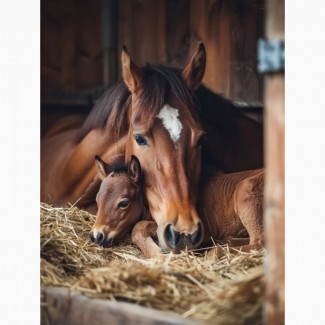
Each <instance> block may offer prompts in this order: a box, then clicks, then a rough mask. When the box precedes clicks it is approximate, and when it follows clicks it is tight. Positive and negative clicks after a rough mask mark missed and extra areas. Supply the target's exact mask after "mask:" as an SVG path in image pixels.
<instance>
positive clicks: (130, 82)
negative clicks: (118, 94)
mask: <svg viewBox="0 0 325 325" xmlns="http://www.w3.org/2000/svg"><path fill="white" fill-rule="evenodd" d="M121 62H122V75H123V80H124V82H125V84H126V86H127V87H128V89H129V90H130V91H131V93H134V92H136V91H137V90H138V88H139V85H140V83H141V81H142V79H143V73H142V71H141V69H140V67H138V66H137V65H136V64H135V63H134V62H133V61H132V60H131V57H130V55H129V53H128V51H127V49H126V46H125V45H123V47H122V56H121Z"/></svg>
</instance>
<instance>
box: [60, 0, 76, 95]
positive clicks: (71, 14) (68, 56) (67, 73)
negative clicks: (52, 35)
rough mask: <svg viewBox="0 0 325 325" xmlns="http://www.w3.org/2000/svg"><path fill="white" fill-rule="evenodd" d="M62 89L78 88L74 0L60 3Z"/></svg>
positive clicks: (63, 0)
mask: <svg viewBox="0 0 325 325" xmlns="http://www.w3.org/2000/svg"><path fill="white" fill-rule="evenodd" d="M60 8H61V16H60V39H61V44H60V50H61V53H60V54H61V55H60V58H61V82H60V89H64V90H69V89H75V87H76V3H75V1H74V0H61V1H60Z"/></svg>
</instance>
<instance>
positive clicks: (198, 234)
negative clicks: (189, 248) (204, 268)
mask: <svg viewBox="0 0 325 325" xmlns="http://www.w3.org/2000/svg"><path fill="white" fill-rule="evenodd" d="M202 239H203V227H202V224H201V223H199V224H198V229H197V230H196V231H195V232H194V233H193V234H192V235H190V241H191V243H192V245H195V244H197V243H200V242H201V241H202Z"/></svg>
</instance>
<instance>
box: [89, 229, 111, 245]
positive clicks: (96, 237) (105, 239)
mask: <svg viewBox="0 0 325 325" xmlns="http://www.w3.org/2000/svg"><path fill="white" fill-rule="evenodd" d="M89 237H90V240H91V241H92V242H93V243H95V244H97V245H99V246H103V247H111V246H112V245H113V240H114V238H113V236H112V234H111V233H109V234H105V233H104V232H102V231H91V232H90V233H89Z"/></svg>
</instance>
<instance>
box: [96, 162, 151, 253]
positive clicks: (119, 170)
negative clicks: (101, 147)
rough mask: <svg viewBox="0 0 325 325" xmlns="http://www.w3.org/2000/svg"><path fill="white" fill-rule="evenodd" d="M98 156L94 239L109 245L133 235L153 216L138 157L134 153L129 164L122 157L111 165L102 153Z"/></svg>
mask: <svg viewBox="0 0 325 325" xmlns="http://www.w3.org/2000/svg"><path fill="white" fill-rule="evenodd" d="M95 159H96V167H97V174H98V177H99V178H100V179H101V185H100V188H99V191H98V193H97V195H96V203H97V207H98V211H97V215H96V221H95V224H94V226H93V229H92V231H91V233H90V238H91V240H92V241H93V242H95V243H96V244H98V245H101V246H104V247H106V246H111V245H112V244H113V242H114V241H118V240H119V239H122V238H124V237H125V236H126V235H127V234H130V233H131V230H132V228H133V226H134V225H135V224H136V223H137V222H138V221H140V220H144V219H147V220H150V217H149V211H148V209H147V208H145V206H144V194H143V190H142V187H143V184H142V175H141V167H140V163H139V161H138V159H137V158H135V157H134V156H132V157H131V160H130V162H129V164H128V166H125V164H124V158H123V160H122V159H121V156H119V157H117V158H116V160H115V161H112V162H111V163H110V164H107V163H105V162H104V161H103V160H102V159H101V158H100V157H98V156H96V158H95Z"/></svg>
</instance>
